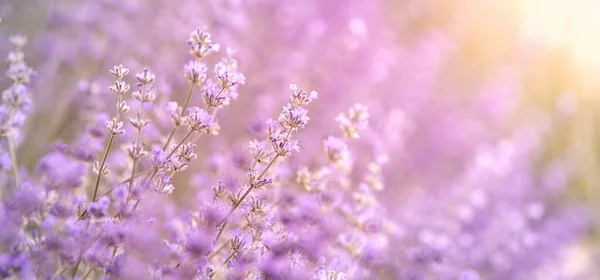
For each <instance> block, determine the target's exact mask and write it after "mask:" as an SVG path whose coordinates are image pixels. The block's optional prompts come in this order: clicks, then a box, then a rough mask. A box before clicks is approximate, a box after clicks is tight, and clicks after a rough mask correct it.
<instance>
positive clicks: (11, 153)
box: [7, 137, 20, 187]
mask: <svg viewBox="0 0 600 280" xmlns="http://www.w3.org/2000/svg"><path fill="white" fill-rule="evenodd" d="M7 140H8V153H9V156H10V161H11V163H12V171H13V175H14V177H15V187H18V186H19V182H20V180H19V164H18V163H17V155H16V152H15V144H14V142H13V141H12V139H11V138H10V137H8V138H7Z"/></svg>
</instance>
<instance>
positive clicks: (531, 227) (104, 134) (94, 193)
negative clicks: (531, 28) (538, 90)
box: [0, 0, 588, 280]
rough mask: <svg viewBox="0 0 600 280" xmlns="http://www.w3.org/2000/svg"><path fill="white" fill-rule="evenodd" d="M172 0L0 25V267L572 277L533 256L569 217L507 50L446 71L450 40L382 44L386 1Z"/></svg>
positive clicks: (64, 5) (56, 274)
mask: <svg viewBox="0 0 600 280" xmlns="http://www.w3.org/2000/svg"><path fill="white" fill-rule="evenodd" d="M178 2H179V3H178V5H170V4H165V3H162V2H161V1H148V2H144V1H125V2H123V3H121V2H119V1H111V0H106V1H53V2H52V3H51V4H48V5H47V6H46V4H42V5H41V6H42V7H43V8H44V9H40V10H43V14H44V15H45V17H44V20H43V21H44V22H42V23H41V24H40V26H41V27H40V31H39V32H37V33H35V36H32V38H31V40H32V42H30V44H29V45H31V44H33V47H32V48H31V49H28V48H27V46H28V45H27V42H28V40H27V38H26V37H25V36H23V35H10V36H5V35H3V36H4V37H0V38H2V39H5V41H6V42H5V43H3V44H4V45H6V46H8V47H6V48H0V50H4V51H5V52H6V57H7V66H6V75H5V76H6V78H5V79H4V80H3V81H2V84H5V85H6V86H5V87H4V88H5V90H4V92H3V94H2V97H3V99H2V100H3V101H2V105H1V107H0V136H1V137H2V139H1V146H0V169H1V171H2V176H1V177H0V178H1V179H0V183H1V189H0V191H1V192H0V193H1V196H0V197H2V204H1V205H0V225H1V228H0V248H1V250H0V278H8V279H88V278H89V279H328V280H333V279H461V280H467V279H553V278H552V277H563V278H569V279H571V278H573V279H579V278H577V277H583V276H585V275H582V274H574V273H572V272H570V271H568V270H566V269H557V270H551V269H548V267H552V266H560V265H563V264H564V263H565V262H566V261H565V260H564V258H563V257H562V256H563V253H564V251H565V249H568V248H571V247H572V246H573V244H574V243H573V242H574V240H578V239H579V238H580V237H581V236H582V234H583V233H584V230H585V229H586V228H587V227H588V217H587V216H586V211H585V209H583V208H577V207H574V206H573V205H572V204H570V203H567V202H565V199H564V193H565V190H566V188H567V187H568V186H569V184H570V181H571V180H572V178H573V177H572V176H573V170H572V166H573V164H572V160H573V159H572V157H570V155H569V154H568V153H563V152H560V151H559V152H555V153H553V154H552V155H548V152H547V151H548V149H547V148H546V146H547V143H546V142H545V139H547V138H549V137H551V136H552V135H554V134H556V133H557V132H556V130H555V129H554V128H553V127H552V126H551V125H543V124H544V122H546V121H547V120H548V119H549V118H550V115H551V113H548V112H539V111H535V110H529V109H522V108H519V106H517V105H516V103H517V99H518V98H519V97H520V95H521V92H520V90H519V85H520V84H522V83H524V79H525V73H523V72H522V71H523V70H520V69H522V68H521V66H522V65H523V63H525V62H524V61H525V59H524V60H523V61H517V62H515V63H514V64H515V65H510V66H506V67H504V68H503V69H501V70H494V71H491V72H492V73H491V76H492V78H486V79H484V80H485V81H484V82H483V84H482V85H481V86H480V87H477V88H476V89H465V88H461V87H458V86H456V85H455V84H450V83H448V82H445V81H444V78H445V77H447V76H445V75H447V74H444V73H447V72H448V71H449V70H448V69H447V68H448V67H450V66H449V65H448V64H449V63H450V62H449V61H450V57H453V56H455V55H459V54H460V51H458V50H457V49H459V48H460V44H459V42H457V41H456V40H455V39H454V38H453V37H452V36H450V35H449V34H450V33H445V31H444V30H438V31H435V32H430V31H427V32H423V34H421V36H420V37H419V38H418V40H417V41H418V43H416V44H414V45H409V44H400V43H398V42H395V40H396V38H394V29H393V28H392V27H390V26H388V25H387V23H385V22H384V20H383V19H382V18H380V17H379V14H380V9H381V8H382V7H381V6H380V5H382V6H384V5H385V4H386V3H385V2H381V3H379V2H377V1H358V0H357V1H354V0H351V1H347V3H344V4H343V5H341V4H339V3H337V1H318V0H314V1H312V0H311V1H271V0H249V1H184V0H182V1H178ZM23 6H26V5H24V4H22V3H16V2H15V3H13V6H10V5H9V4H7V5H6V6H5V8H6V9H1V10H0V11H3V10H6V11H9V12H10V11H18V10H19V8H23ZM9 17H10V19H11V20H14V22H15V26H14V27H13V26H11V25H10V22H8V24H6V22H5V25H6V26H7V27H8V28H14V29H18V28H17V27H18V24H17V22H18V19H19V17H18V16H15V15H14V14H11V15H9ZM407 18H409V17H407ZM5 21H6V20H5ZM196 26H207V27H200V28H197V29H194V28H195V27H196ZM148 30H152V31H151V32H150V31H148ZM3 31H4V32H5V30H3ZM15 31H18V30H15ZM190 32H191V33H190ZM74 34H77V36H74ZM186 39H187V41H186ZM186 43H187V46H186ZM4 45H2V46H4ZM230 46H231V47H230ZM186 48H187V49H186ZM30 55H31V56H32V61H34V62H35V63H34V64H32V65H35V67H34V68H35V70H34V69H32V68H31V67H30V66H28V64H27V63H26V59H27V60H28V59H29V56H30ZM449 85H453V86H454V87H450V86H449ZM442 88H444V90H441V89H442ZM311 89H315V90H316V91H319V94H317V92H316V91H312V90H311ZM498 96H500V97H498ZM309 110H310V114H309ZM514 116H523V119H525V121H521V122H518V123H514V122H512V121H511V118H512V117H514ZM586 272H587V271H586ZM578 273H579V271H578Z"/></svg>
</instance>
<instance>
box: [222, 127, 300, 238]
mask: <svg viewBox="0 0 600 280" xmlns="http://www.w3.org/2000/svg"><path fill="white" fill-rule="evenodd" d="M288 135H289V133H288ZM277 158H279V155H276V156H275V157H274V158H273V159H272V160H271V161H270V162H269V164H268V165H267V167H265V169H264V170H263V171H262V172H261V173H260V175H259V176H258V178H257V179H256V180H257V181H260V180H261V179H262V178H263V177H264V176H265V174H266V173H267V171H268V170H269V168H271V166H273V164H274V163H275V161H276V160H277ZM252 184H253V183H250V187H248V189H247V190H246V192H245V193H244V194H243V195H242V197H241V198H240V200H238V201H237V202H236V203H235V204H234V205H233V206H232V207H231V209H230V210H229V213H227V216H225V218H223V220H221V222H219V223H218V225H221V224H222V226H221V228H220V229H219V232H218V233H217V238H216V239H215V240H216V241H218V240H219V237H221V234H223V231H224V230H225V227H226V226H227V221H228V220H229V217H230V216H231V214H233V212H234V211H235V209H237V208H238V207H239V206H240V205H241V204H242V202H243V201H244V199H246V197H248V195H249V194H250V192H252V189H254V186H253V185H252Z"/></svg>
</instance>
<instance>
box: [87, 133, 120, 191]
mask: <svg viewBox="0 0 600 280" xmlns="http://www.w3.org/2000/svg"><path fill="white" fill-rule="evenodd" d="M114 138H115V134H111V135H110V138H109V139H108V144H107V145H106V151H105V152H104V156H102V161H101V162H100V167H99V168H98V176H96V183H95V184H94V195H93V196H92V202H96V198H97V197H96V196H97V195H98V187H99V186H100V178H101V177H102V172H103V171H104V165H105V164H106V159H107V158H108V153H110V148H111V147H112V143H113V140H114Z"/></svg>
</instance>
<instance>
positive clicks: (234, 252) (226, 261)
mask: <svg viewBox="0 0 600 280" xmlns="http://www.w3.org/2000/svg"><path fill="white" fill-rule="evenodd" d="M236 253H237V251H233V252H231V254H230V255H229V257H227V259H225V261H223V264H226V263H228V262H229V261H230V260H231V259H232V258H233V257H234V256H235V254H236Z"/></svg>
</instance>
